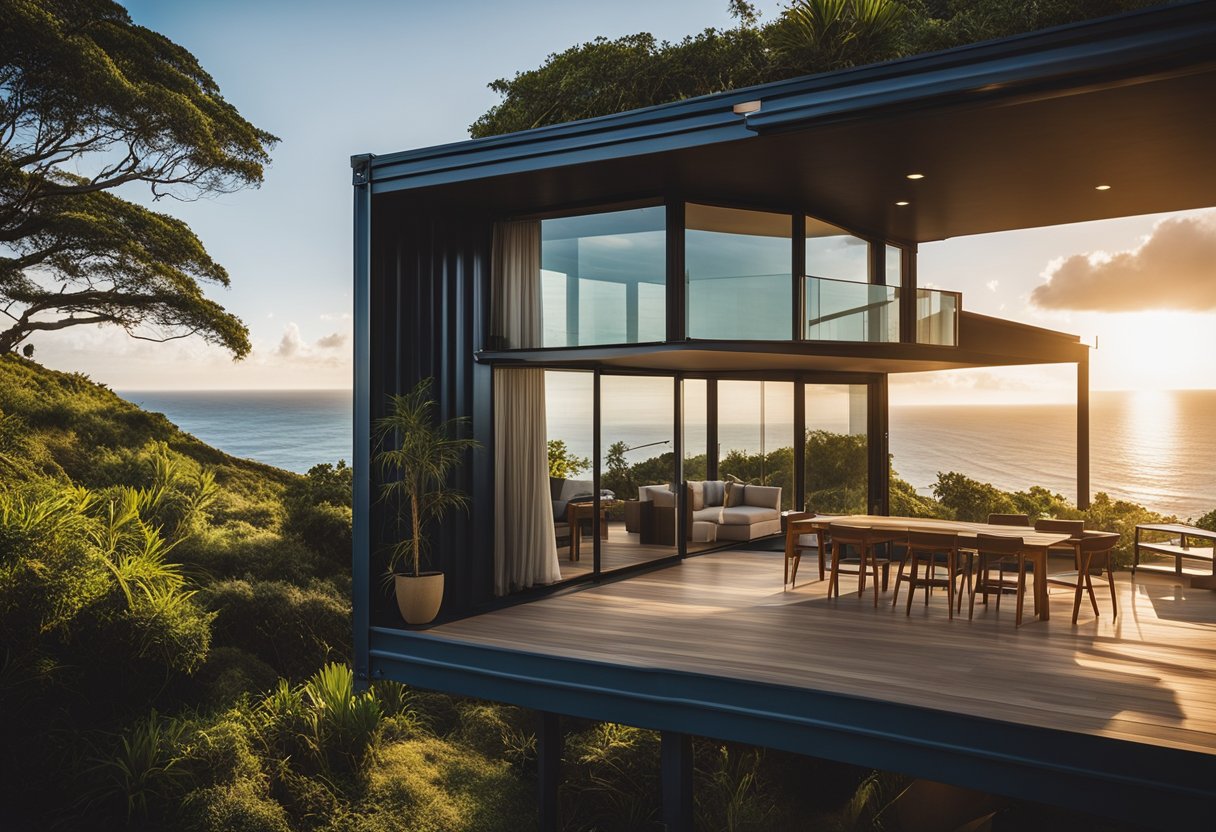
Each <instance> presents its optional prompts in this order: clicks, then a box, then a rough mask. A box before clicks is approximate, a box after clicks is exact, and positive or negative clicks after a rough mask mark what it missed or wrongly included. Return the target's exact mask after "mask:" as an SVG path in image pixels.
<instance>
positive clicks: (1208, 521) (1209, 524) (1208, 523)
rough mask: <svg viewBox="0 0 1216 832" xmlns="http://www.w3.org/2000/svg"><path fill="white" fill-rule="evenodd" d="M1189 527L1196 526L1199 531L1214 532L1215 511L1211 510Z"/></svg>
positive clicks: (1215, 527)
mask: <svg viewBox="0 0 1216 832" xmlns="http://www.w3.org/2000/svg"><path fill="white" fill-rule="evenodd" d="M1191 525H1194V526H1198V527H1199V528H1201V529H1207V530H1208V531H1213V532H1216V509H1212V510H1211V511H1209V512H1208V513H1207V514H1205V515H1203V516H1202V517H1200V518H1199V519H1198V520H1196V521H1194V522H1193V523H1192V524H1191Z"/></svg>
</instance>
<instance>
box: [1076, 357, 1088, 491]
mask: <svg viewBox="0 0 1216 832" xmlns="http://www.w3.org/2000/svg"><path fill="white" fill-rule="evenodd" d="M1077 508H1080V509H1087V508H1089V353H1088V352H1086V353H1085V356H1084V357H1083V358H1082V359H1081V360H1080V361H1078V362H1077Z"/></svg>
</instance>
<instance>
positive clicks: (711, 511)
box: [692, 506, 722, 523]
mask: <svg viewBox="0 0 1216 832" xmlns="http://www.w3.org/2000/svg"><path fill="white" fill-rule="evenodd" d="M692 519H693V522H694V523H701V522H704V523H721V522H722V506H706V507H705V508H703V509H698V510H697V511H694V512H693V513H692Z"/></svg>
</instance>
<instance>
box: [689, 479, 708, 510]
mask: <svg viewBox="0 0 1216 832" xmlns="http://www.w3.org/2000/svg"><path fill="white" fill-rule="evenodd" d="M688 505H689V506H690V508H691V509H692V510H693V511H700V510H701V509H703V508H705V483H704V482H701V481H700V480H694V481H692V482H690V483H689V484H688Z"/></svg>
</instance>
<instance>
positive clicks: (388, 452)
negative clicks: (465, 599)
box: [375, 378, 479, 624]
mask: <svg viewBox="0 0 1216 832" xmlns="http://www.w3.org/2000/svg"><path fill="white" fill-rule="evenodd" d="M467 421H468V420H467V419H463V418H456V419H448V420H446V421H438V420H437V419H436V415H435V402H434V401H433V400H432V399H431V379H429V378H427V379H423V380H422V381H420V382H419V383H418V385H417V386H416V387H415V388H414V389H413V390H411V391H410V392H408V393H402V394H399V395H394V396H390V397H389V412H388V415H386V416H384V417H382V418H380V419H377V420H376V428H375V433H376V447H377V448H378V450H377V452H376V456H375V460H376V464H377V465H379V467H380V473H381V477H382V481H383V485H382V486H381V496H382V497H383V499H384V500H385V502H386V503H388V504H389V505H390V506H391V510H392V512H393V518H394V520H395V522H396V527H397V531H398V533H399V534H400V538H399V540H398V542H397V543H396V544H394V545H393V547H392V549H391V550H390V556H389V563H388V574H387V576H386V577H391V578H392V579H393V584H394V590H395V592H396V596H397V608H398V609H399V610H400V611H401V617H402V618H404V619H405V620H406V622H407V623H409V624H427V623H429V622H430V621H433V620H434V618H435V616H436V615H438V614H439V605H440V603H441V602H442V601H443V572H438V571H434V572H424V571H422V564H423V561H424V560H425V557H426V554H427V552H428V551H429V550H430V544H429V541H428V539H427V531H428V528H429V527H430V525H431V524H432V523H435V522H438V521H440V520H442V519H443V517H444V516H445V515H446V514H447V513H448V512H449V511H452V510H456V509H459V510H465V511H467V510H468V505H469V501H468V496H467V495H466V494H465V493H464V492H462V491H459V490H457V489H455V488H452V487H451V486H450V485H449V484H448V481H449V479H450V478H451V474H452V473H453V472H454V471H455V470H456V468H457V467H458V466H459V465H460V463H461V461H462V460H463V459H464V455H465V452H466V451H468V450H470V449H472V448H475V447H477V446H478V445H479V443H478V442H477V441H476V440H474V439H466V438H461V437H460V431H461V428H462V426H463V425H464V424H465V423H466V422H467Z"/></svg>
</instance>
